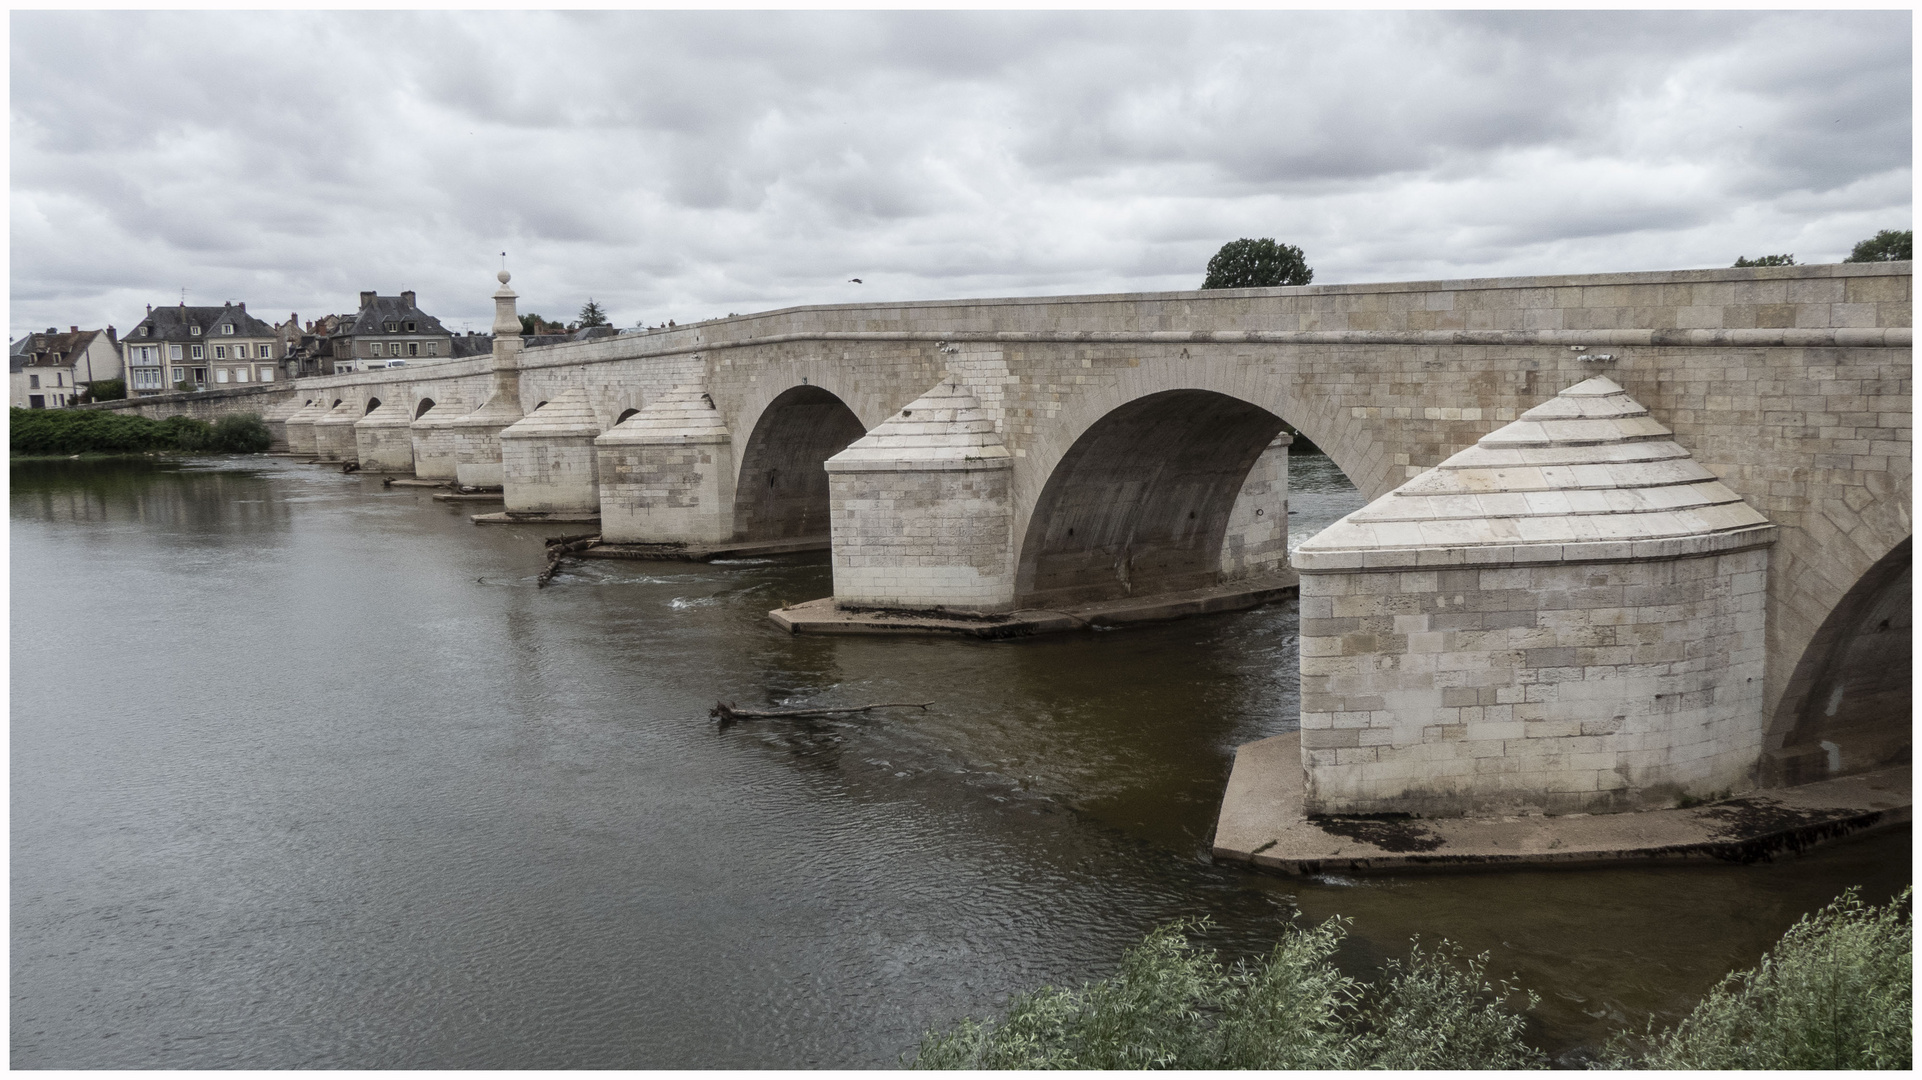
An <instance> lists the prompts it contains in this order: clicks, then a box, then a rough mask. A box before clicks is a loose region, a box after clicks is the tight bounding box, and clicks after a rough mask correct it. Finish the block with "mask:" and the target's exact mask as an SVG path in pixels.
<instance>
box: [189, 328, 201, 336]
mask: <svg viewBox="0 0 1922 1080" xmlns="http://www.w3.org/2000/svg"><path fill="white" fill-rule="evenodd" d="M187 332H188V333H189V334H192V335H193V336H195V337H199V336H200V327H198V326H193V327H189V328H188V329H187Z"/></svg>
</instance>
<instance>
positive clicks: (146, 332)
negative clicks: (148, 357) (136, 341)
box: [140, 323, 153, 337]
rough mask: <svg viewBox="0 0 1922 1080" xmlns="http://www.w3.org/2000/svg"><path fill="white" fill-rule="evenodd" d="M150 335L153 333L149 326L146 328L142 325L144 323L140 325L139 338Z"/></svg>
mask: <svg viewBox="0 0 1922 1080" xmlns="http://www.w3.org/2000/svg"><path fill="white" fill-rule="evenodd" d="M151 333H153V327H151V326H148V325H146V324H144V323H143V324H141V327H140V336H141V337H146V336H147V335H149V334H151Z"/></svg>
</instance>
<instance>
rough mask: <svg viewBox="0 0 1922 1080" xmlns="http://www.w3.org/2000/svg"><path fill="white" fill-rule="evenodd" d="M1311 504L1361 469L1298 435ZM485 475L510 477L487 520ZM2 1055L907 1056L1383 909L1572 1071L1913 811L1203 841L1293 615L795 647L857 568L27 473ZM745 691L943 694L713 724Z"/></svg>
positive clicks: (621, 1063) (1869, 871)
mask: <svg viewBox="0 0 1922 1080" xmlns="http://www.w3.org/2000/svg"><path fill="white" fill-rule="evenodd" d="M1292 482H1293V486H1294V489H1295V491H1294V495H1293V500H1292V502H1293V507H1294V511H1295V512H1294V515H1293V516H1292V517H1291V524H1292V525H1293V527H1294V532H1295V535H1296V538H1297V539H1299V538H1302V537H1306V536H1308V535H1311V534H1312V533H1313V532H1314V531H1315V530H1316V529H1317V528H1319V527H1320V525H1322V524H1325V523H1327V522H1328V521H1331V520H1333V519H1334V518H1335V517H1337V516H1339V515H1340V514H1342V513H1346V512H1347V511H1348V510H1350V509H1353V508H1354V507H1356V506H1358V505H1359V504H1360V499H1359V497H1358V496H1357V495H1356V494H1355V492H1354V490H1353V488H1352V487H1349V486H1348V485H1347V483H1346V481H1345V480H1344V479H1342V477H1341V475H1340V473H1339V472H1337V471H1335V470H1334V469H1333V468H1332V467H1331V466H1329V465H1328V463H1327V459H1326V458H1322V457H1318V456H1298V457H1297V458H1296V460H1295V462H1294V463H1293V467H1292ZM482 509H485V508H484V507H483V508H482ZM10 510H11V522H12V526H11V529H10V537H11V541H12V561H11V568H12V578H11V580H12V590H13V591H12V607H11V618H12V624H11V629H12V651H11V659H12V689H11V693H12V701H11V704H12V720H13V723H12V740H11V751H12V757H11V762H12V772H11V782H12V790H11V804H10V806H11V814H12V818H11V840H12V859H13V863H12V870H13V874H12V893H11V896H12V953H11V959H12V970H11V977H12V982H11V986H12V1015H11V1034H12V1064H13V1065H14V1066H15V1067H27V1068H35V1067H68V1068H140V1067H146V1068H206V1067H229V1066H232V1067H304V1068H339V1067H369V1068H393V1067H406V1068H440V1067H477V1066H492V1067H502V1068H542V1067H652V1068H667V1067H812V1066H843V1067H862V1066H887V1065H893V1064H896V1063H897V1062H898V1061H899V1060H900V1058H901V1056H902V1055H903V1054H905V1053H908V1052H910V1051H911V1050H912V1048H913V1046H914V1045H915V1043H916V1041H917V1037H918V1035H919V1033H920V1032H921V1031H923V1030H925V1029H927V1028H929V1027H931V1026H937V1025H945V1024H947V1023H950V1022H952V1021H953V1020H955V1019H956V1018H958V1017H961V1016H964V1015H970V1014H971V1015H977V1016H980V1015H985V1014H987V1013H989V1012H991V1011H993V1010H994V1009H995V1008H996V1007H997V1006H998V1005H999V1004H1000V1003H1001V1002H1002V1001H1003V1000H1005V997H1006V996H1007V995H1008V994H1009V993H1010V992H1013V991H1017V990H1022V989H1028V988H1033V987H1036V986H1039V985H1041V984H1042V983H1047V982H1053V983H1056V984H1061V983H1064V982H1065V983H1073V982H1078V981H1080V980H1084V979H1088V978H1093V977H1097V976H1100V975H1104V974H1107V973H1109V972H1110V971H1111V970H1112V965H1113V963H1114V961H1115V959H1116V958H1117V956H1118V955H1119V954H1120V952H1121V950H1122V949H1124V948H1125V947H1126V946H1127V945H1129V944H1131V943H1132V942H1134V941H1136V940H1138V939H1139V938H1140V936H1141V935H1142V934H1143V933H1145V932H1146V931H1147V930H1148V929H1150V928H1151V927H1153V926H1155V925H1157V924H1159V923H1162V922H1165V921H1167V920H1170V919H1174V918H1178V917H1182V916H1197V915H1206V916H1209V917H1211V918H1212V919H1213V920H1214V921H1215V924H1216V925H1215V929H1214V930H1213V931H1211V932H1210V934H1209V936H1208V942H1209V943H1210V944H1212V945H1215V946H1217V947H1220V948H1222V949H1223V950H1224V951H1225V952H1227V953H1229V954H1232V955H1242V954H1246V953H1250V952H1253V951H1260V950H1265V948H1266V946H1267V945H1268V944H1269V943H1271V942H1272V941H1273V939H1274V937H1275V934H1276V932H1277V928H1278V927H1279V926H1280V925H1282V923H1283V922H1284V921H1285V920H1287V919H1288V918H1289V917H1290V916H1291V915H1299V917H1303V918H1307V919H1310V920H1320V919H1323V918H1326V917H1328V916H1330V915H1334V914H1342V915H1347V916H1351V917H1352V918H1353V920H1354V922H1353V936H1352V937H1351V939H1350V941H1349V944H1348V945H1347V946H1346V947H1345V949H1344V952H1343V954H1342V961H1343V963H1344V964H1345V965H1346V966H1348V967H1349V968H1350V969H1351V970H1353V971H1354V972H1356V973H1358V974H1364V975H1365V974H1368V973H1369V972H1371V971H1372V970H1373V969H1374V967H1375V965H1377V964H1379V962H1380V961H1381V960H1382V959H1383V958H1385V957H1387V956H1390V955H1395V954H1398V953H1401V952H1403V951H1404V950H1405V948H1406V945H1407V942H1408V939H1409V937H1410V936H1411V935H1413V934H1417V933H1419V934H1421V935H1422V936H1423V939H1424V940H1425V941H1427V940H1433V939H1434V938H1437V937H1447V938H1450V939H1452V940H1454V941H1457V942H1460V943H1461V944H1463V945H1464V946H1466V947H1467V948H1468V949H1469V950H1471V951H1476V952H1479V951H1483V950H1486V951H1488V952H1489V953H1490V954H1491V968H1492V970H1493V971H1494V972H1496V973H1513V974H1515V975H1516V976H1517V977H1518V978H1519V980H1520V982H1521V983H1522V984H1523V985H1526V986H1528V987H1531V988H1533V989H1535V990H1537V991H1539V992H1540V994H1541V996H1542V1004H1541V1006H1540V1007H1539V1008H1538V1009H1537V1010H1536V1012H1535V1014H1534V1015H1535V1021H1534V1028H1533V1034H1534V1037H1535V1038H1536V1039H1537V1040H1538V1041H1539V1042H1540V1043H1541V1044H1542V1045H1544V1046H1546V1047H1548V1048H1549V1049H1550V1050H1551V1051H1552V1052H1554V1053H1556V1054H1558V1055H1561V1060H1563V1061H1564V1062H1565V1063H1567V1062H1573V1061H1577V1060H1579V1058H1580V1055H1581V1053H1582V1052H1583V1049H1584V1048H1588V1047H1593V1046H1594V1045H1596V1044H1597V1043H1598V1042H1599V1041H1600V1040H1601V1039H1602V1038H1604V1037H1605V1036H1606V1034H1607V1032H1608V1031H1610V1030H1612V1029H1614V1028H1615V1027H1618V1026H1622V1025H1633V1026H1635V1027H1637V1028H1639V1027H1640V1026H1641V1024H1642V1023H1643V1021H1644V1020H1645V1018H1646V1017H1647V1016H1648V1015H1649V1013H1650V1012H1651V1010H1653V1011H1660V1012H1666V1013H1670V1014H1672V1013H1673V1012H1674V1011H1675V1010H1678V1009H1684V1008H1686V1007H1688V1005H1689V1004H1691V1003H1692V1001H1693V1000H1694V998H1695V997H1696V996H1698V995H1699V994H1700V993H1701V992H1703V991H1704V990H1705V989H1707V988H1708V987H1709V986H1710V985H1711V984H1712V983H1713V982H1714V981H1715V980H1716V979H1717V978H1718V977H1719V976H1720V975H1722V974H1723V973H1724V972H1725V971H1727V970H1728V969H1730V968H1731V967H1734V966H1745V965H1748V964H1752V963H1753V962H1754V961H1755V960H1756V958H1757V957H1758V956H1759V955H1760V954H1761V952H1762V951H1763V949H1765V948H1766V947H1767V946H1768V944H1769V943H1770V942H1771V941H1772V940H1773V939H1774V938H1775V937H1777V936H1778V935H1779V934H1780V933H1781V932H1782V931H1783V930H1784V929H1785V928H1786V927H1787V926H1788V925H1789V924H1790V923H1791V922H1793V921H1794V919H1795V918H1796V917H1797V916H1798V915H1799V914H1800V913H1802V912H1804V911H1807V910H1810V909H1812V908H1814V907H1817V906H1819V905H1820V904H1822V903H1823V902H1825V901H1827V900H1828V899H1830V898H1831V897H1832V896H1833V895H1834V894H1836V893H1837V892H1839V891H1840V890H1841V889H1842V888H1844V887H1846V886H1849V885H1862V886H1864V887H1865V892H1866V894H1867V895H1869V896H1870V897H1871V898H1872V899H1875V900H1877V901H1880V900H1882V899H1884V898H1886V897H1887V896H1889V895H1891V894H1892V893H1894V892H1895V891H1896V890H1897V889H1899V888H1900V887H1901V885H1902V884H1904V883H1906V882H1908V881H1909V879H1910V853H1909V835H1908V833H1907V832H1906V831H1904V832H1899V833H1891V834H1884V835H1881V836H1877V837H1869V838H1862V839H1857V840H1854V841H1849V842H1845V843H1841V844H1837V845H1834V846H1831V847H1828V848H1822V849H1817V850H1816V851H1815V852H1813V853H1811V854H1809V855H1807V856H1805V857H1802V858H1800V859H1790V860H1785V861H1782V862H1778V863H1775V864H1772V865H1758V866H1749V867H1739V866H1726V865H1708V866H1696V865H1691V866H1669V867H1646V866H1644V867H1631V868H1622V869H1602V870H1560V871H1531V872H1513V873H1480V874H1467V875H1426V876H1424V875H1409V876H1398V877H1384V878H1365V879H1359V880H1346V879H1342V878H1326V879H1314V880H1300V879H1288V878H1281V877H1273V876H1268V875H1264V874H1258V873H1253V872H1249V871H1244V870H1240V869H1236V868H1233V867H1225V866H1216V865H1213V864H1212V863H1211V861H1210V859H1209V858H1208V855H1207V850H1208V837H1209V832H1210V829H1211V828H1212V825H1213V819H1214V814H1215V810H1216V808H1217V805H1218V802H1219V799H1220V795H1221V789H1222V786H1223V784H1224V782H1225V780H1226V777H1227V772H1228V767H1229V764H1230V761H1231V758H1232V753H1233V748H1234V747H1235V746H1236V745H1238V744H1240V743H1243V742H1247V741H1250V740H1253V739H1258V738H1262V737H1264V736H1267V735H1272V734H1276V733H1278V732H1282V731H1286V730H1289V729H1290V728H1291V727H1292V726H1293V724H1294V716H1295V709H1296V684H1295V666H1296V655H1295V636H1294V635H1295V627H1296V613H1295V607H1294V604H1293V603H1292V602H1288V603H1282V604H1277V605H1273V606H1270V607H1267V608H1264V609H1260V610H1257V611H1252V612H1243V613H1237V614H1229V615H1220V616H1212V617H1207V618H1202V619H1195V620H1191V621H1186V622H1179V623H1170V624H1163V625H1159V626H1152V627H1138V628H1131V629H1124V630H1117V631H1112V632H1099V633H1083V634H1077V635H1070V636H1061V637H1054V638H1044V639H1033V640H1028V641H1017V642H998V643H983V642H968V641H948V640H923V639H906V638H901V639H889V638H820V637H791V636H789V635H787V634H785V633H782V632H781V631H780V630H779V629H777V628H776V627H775V626H773V625H772V624H771V623H769V622H768V621H767V619H766V617H765V612H766V611H767V610H768V609H770V608H773V607H776V606H778V605H780V604H781V603H783V602H794V601H800V600H806V599H812V598H814V597H817V596H823V595H826V594H827V593H829V592H830V591H831V588H830V575H829V571H828V567H827V562H826V558H825V556H820V555H815V556H794V557H787V558H781V559H767V560H761V559H748V560H738V561H735V562H732V563H726V564H719V563H717V564H713V565H697V564H674V563H622V562H589V563H587V564H585V565H584V566H582V567H580V568H579V569H578V570H574V571H570V572H568V573H566V574H564V575H563V576H562V577H560V578H559V579H557V580H556V582H555V583H554V584H553V585H552V586H550V587H548V588H546V589H536V588H535V574H536V572H537V571H538V570H539V569H540V566H541V562H542V557H541V547H540V536H541V530H537V529H526V528H519V527H490V528H478V527H475V526H473V525H471V524H469V522H468V520H467V514H469V513H471V512H473V508H472V507H454V506H448V505H445V504H440V503H435V502H433V501H431V500H430V498H429V496H428V494H427V493H424V492H414V491H406V490H387V489H383V488H382V487H381V486H380V483H379V482H378V481H376V480H372V479H365V478H359V477H353V476H342V475H340V474H338V473H333V472H329V471H325V470H323V469H320V468H318V467H314V466H302V465H293V464H288V463H285V462H281V461H277V460H271V459H263V458H239V457H235V458H218V457H216V458H203V459H194V460H187V461H174V462H169V461H161V460H155V461H136V462H118V463H91V462H80V461H75V462H60V463H51V464H21V465H16V466H14V467H13V469H12V490H11V496H10ZM716 699H726V700H729V701H732V702H736V703H739V704H742V705H790V704H796V703H800V702H832V703H842V704H862V703H866V702H870V701H923V700H932V701H934V702H936V704H935V706H934V707H933V708H932V709H930V710H928V711H927V712H926V713H921V712H918V711H915V710H906V711H902V710H896V711H891V712H887V713H885V714H874V715H873V716H872V717H871V718H859V719H852V720H848V721H845V722H813V723H800V724H797V723H785V724H776V723H748V724H742V725H739V726H737V727H733V728H730V729H728V730H725V731H721V730H717V729H716V727H715V726H714V724H713V723H712V722H711V721H709V720H708V719H707V716H706V711H707V709H708V707H709V706H710V705H712V704H713V702H714V701H715V700H716Z"/></svg>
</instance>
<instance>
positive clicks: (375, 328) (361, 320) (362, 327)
mask: <svg viewBox="0 0 1922 1080" xmlns="http://www.w3.org/2000/svg"><path fill="white" fill-rule="evenodd" d="M409 319H412V320H413V322H414V329H413V330H412V331H409V330H407V329H406V326H407V320H409ZM342 321H343V322H345V320H342ZM389 322H397V323H399V324H400V325H401V329H399V330H389V329H387V324H388V323H389ZM335 332H336V333H341V334H405V333H410V332H411V333H415V334H445V333H447V332H448V330H447V328H446V327H444V326H442V325H441V324H440V320H439V319H436V318H434V317H433V316H432V315H429V314H427V313H426V312H424V311H422V310H421V309H420V308H419V307H418V306H416V305H414V304H410V303H407V302H406V301H405V300H404V299H403V298H402V297H398V296H376V297H374V302H373V303H371V304H365V305H362V307H361V309H360V311H359V312H358V313H356V314H355V315H354V321H353V322H352V323H351V324H349V325H346V326H343V327H342V328H341V329H340V330H337V331H335Z"/></svg>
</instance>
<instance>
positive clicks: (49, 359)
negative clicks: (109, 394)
mask: <svg viewBox="0 0 1922 1080" xmlns="http://www.w3.org/2000/svg"><path fill="white" fill-rule="evenodd" d="M120 374H121V362H120V345H119V343H118V342H117V341H116V340H115V334H114V328H113V327H111V326H109V327H107V328H106V329H105V330H82V329H80V328H79V327H78V326H74V327H69V328H68V330H67V332H66V333H64V334H63V333H61V332H60V331H59V330H58V329H57V328H55V327H52V326H49V327H47V329H46V330H45V331H44V332H42V333H34V334H28V335H26V336H25V337H23V338H21V339H20V340H19V341H16V342H14V343H13V346H12V348H11V349H9V350H8V354H7V383H8V391H9V393H8V398H7V400H8V402H9V403H10V404H12V405H13V407H14V408H17V409H58V408H61V407H62V406H66V405H71V404H73V401H74V398H76V397H78V396H79V395H80V393H81V392H82V391H83V390H85V389H86V387H87V386H88V385H89V384H91V383H95V382H105V381H107V380H109V379H118V378H120Z"/></svg>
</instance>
